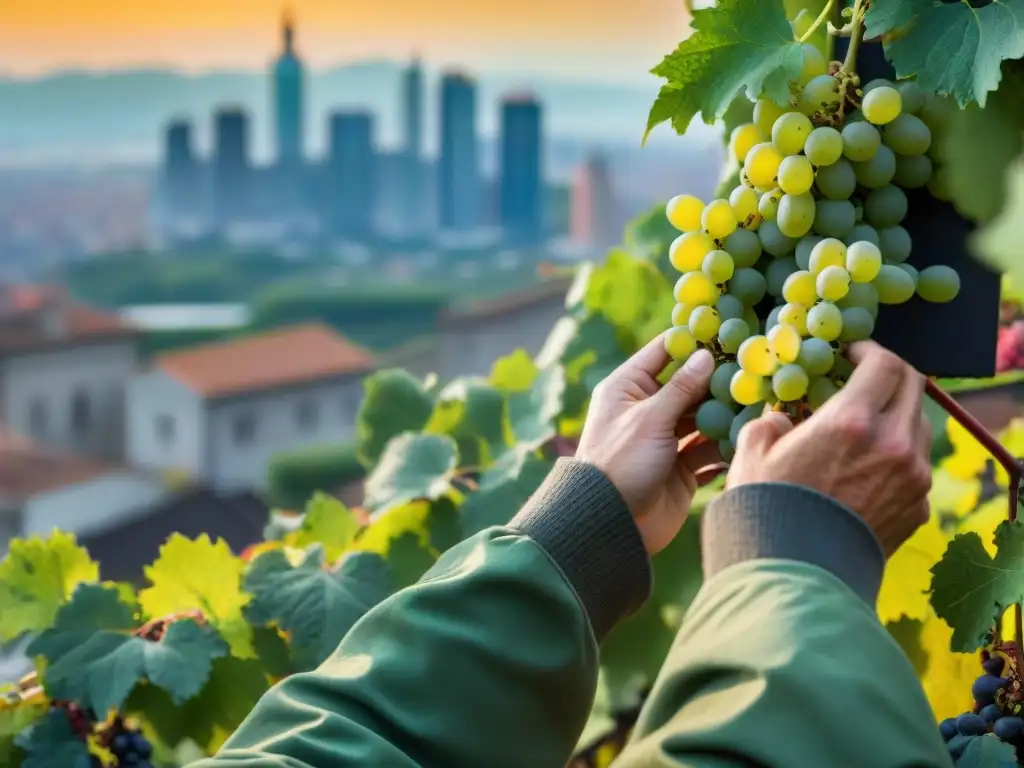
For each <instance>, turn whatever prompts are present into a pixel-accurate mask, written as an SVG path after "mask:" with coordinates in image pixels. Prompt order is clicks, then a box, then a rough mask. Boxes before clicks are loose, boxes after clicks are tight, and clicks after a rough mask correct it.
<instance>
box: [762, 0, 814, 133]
mask: <svg viewBox="0 0 1024 768" xmlns="http://www.w3.org/2000/svg"><path fill="white" fill-rule="evenodd" d="M784 4H785V6H786V18H787V19H789V20H790V21H791V22H792V21H793V20H795V19H796V17H797V16H798V15H800V12H801V11H807V13H808V14H809V15H810V17H811V18H812V19H816V18H818V16H820V15H821V12H822V11H823V10H825V0H784ZM807 42H808V43H810V44H811V45H813V46H815V47H816V48H817V49H818V50H819V51H821V55H822V56H824V57H825V58H826V60H827V59H828V56H829V50H828V47H829V40H828V26H826V25H825V24H822V25H821V26H820V27H818V29H817V30H815V32H814V34H813V35H811V36H810V38H808V40H807ZM748 122H749V121H748Z"/></svg>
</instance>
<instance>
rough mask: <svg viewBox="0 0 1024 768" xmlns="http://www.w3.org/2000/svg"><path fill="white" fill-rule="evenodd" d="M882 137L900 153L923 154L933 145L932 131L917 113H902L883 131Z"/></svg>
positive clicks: (893, 149)
mask: <svg viewBox="0 0 1024 768" xmlns="http://www.w3.org/2000/svg"><path fill="white" fill-rule="evenodd" d="M882 138H883V139H885V143H886V144H888V145H889V146H890V147H891V148H892V151H893V152H895V153H896V154H898V155H923V154H924V153H925V152H927V151H928V147H930V146H931V145H932V132H931V131H930V130H928V126H927V125H925V123H924V121H923V120H922V119H921V118H919V117H917V116H916V115H908V114H906V113H904V114H902V115H900V116H899V117H897V118H896V119H895V120H893V121H892V122H891V123H889V124H888V125H887V126H885V129H884V130H883V132H882Z"/></svg>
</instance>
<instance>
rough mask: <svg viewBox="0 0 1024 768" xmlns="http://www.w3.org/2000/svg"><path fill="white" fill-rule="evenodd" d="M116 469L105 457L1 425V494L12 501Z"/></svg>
mask: <svg viewBox="0 0 1024 768" xmlns="http://www.w3.org/2000/svg"><path fill="white" fill-rule="evenodd" d="M115 469H116V467H114V466H112V465H109V464H106V463H104V462H101V461H96V460H94V459H89V458H84V457H81V456H72V455H69V454H66V453H61V452H58V451H55V450H52V449H50V448H46V447H44V446H41V445H38V444H36V443H34V442H33V441H32V440H30V439H29V438H27V437H24V436H22V435H19V434H17V433H15V432H12V431H11V430H10V429H7V428H6V427H2V426H0V498H2V499H3V500H4V501H6V502H8V503H10V502H20V501H23V500H24V499H26V498H28V497H30V496H33V495H35V494H37V493H43V492H45V491H51V490H55V489H57V488H63V487H65V486H68V485H75V484H77V483H83V482H85V481H86V480H91V479H93V478H94V477H99V476H101V475H105V474H107V473H109V472H112V471H114V470H115Z"/></svg>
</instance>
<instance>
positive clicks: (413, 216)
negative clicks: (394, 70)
mask: <svg viewBox="0 0 1024 768" xmlns="http://www.w3.org/2000/svg"><path fill="white" fill-rule="evenodd" d="M401 97H402V103H401V105H400V106H401V117H402V132H403V136H402V139H403V142H404V146H403V147H402V187H401V189H402V191H401V195H402V207H401V215H402V229H403V231H404V232H405V234H407V235H416V234H419V233H420V232H421V231H422V229H423V225H424V224H425V223H426V220H425V217H424V210H423V208H424V205H423V202H424V201H423V197H424V195H423V193H424V189H423V66H422V65H421V64H420V61H419V58H418V57H417V58H414V59H413V60H412V61H411V62H410V64H409V66H408V67H407V68H406V69H405V71H404V72H403V73H402V93H401Z"/></svg>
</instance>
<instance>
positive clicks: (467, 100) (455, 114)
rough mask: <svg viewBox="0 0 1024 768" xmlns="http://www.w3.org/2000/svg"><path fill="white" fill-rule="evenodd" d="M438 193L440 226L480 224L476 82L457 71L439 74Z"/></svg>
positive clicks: (457, 228) (465, 227)
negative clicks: (439, 144)
mask: <svg viewBox="0 0 1024 768" xmlns="http://www.w3.org/2000/svg"><path fill="white" fill-rule="evenodd" d="M440 104H441V121H440V122H441V151H440V156H439V159H438V193H439V196H440V213H441V221H440V224H441V229H443V230H451V231H456V232H460V231H461V232H465V231H469V230H472V229H475V228H476V227H477V226H479V224H480V217H479V210H480V194H481V191H482V190H481V182H480V159H479V148H478V146H477V131H476V83H475V82H474V81H473V80H472V79H471V78H470V77H469V76H468V75H465V74H462V73H459V72H449V73H447V74H445V75H444V76H443V77H442V78H441V97H440Z"/></svg>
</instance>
